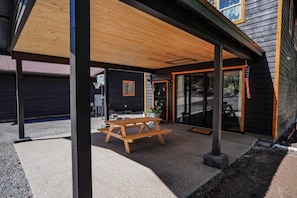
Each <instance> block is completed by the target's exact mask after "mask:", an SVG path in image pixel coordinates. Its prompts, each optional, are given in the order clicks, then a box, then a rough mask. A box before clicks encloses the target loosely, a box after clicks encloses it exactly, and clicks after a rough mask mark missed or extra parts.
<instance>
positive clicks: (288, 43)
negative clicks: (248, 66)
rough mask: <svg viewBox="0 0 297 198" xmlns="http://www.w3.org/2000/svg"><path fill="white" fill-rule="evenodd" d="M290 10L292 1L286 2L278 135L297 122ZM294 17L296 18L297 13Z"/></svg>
mask: <svg viewBox="0 0 297 198" xmlns="http://www.w3.org/2000/svg"><path fill="white" fill-rule="evenodd" d="M296 6H297V5H296ZM289 8H290V1H289V0H284V2H283V18H282V27H283V28H282V32H281V41H282V42H281V56H280V74H279V98H278V129H277V130H278V135H281V134H282V133H283V132H285V131H286V130H287V129H288V128H289V126H290V125H291V124H292V123H294V122H295V119H296V111H297V100H296V99H297V61H296V59H297V56H296V50H295V48H294V32H292V35H290V34H289ZM294 16H295V17H296V13H294ZM295 17H294V19H295ZM294 19H293V20H294ZM288 59H289V60H288Z"/></svg>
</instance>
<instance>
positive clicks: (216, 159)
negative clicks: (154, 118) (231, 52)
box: [204, 44, 229, 169]
mask: <svg viewBox="0 0 297 198" xmlns="http://www.w3.org/2000/svg"><path fill="white" fill-rule="evenodd" d="M222 94H223V46H222V45H221V44H216V45H215V60H214V97H213V118H212V130H213V134H212V152H210V153H206V154H205V155H204V163H205V164H207V165H209V166H214V167H216V168H220V169H224V168H226V167H227V166H228V158H229V157H228V155H227V154H224V153H221V132H222V102H223V97H222Z"/></svg>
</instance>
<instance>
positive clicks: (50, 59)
mask: <svg viewBox="0 0 297 198" xmlns="http://www.w3.org/2000/svg"><path fill="white" fill-rule="evenodd" d="M12 58H13V59H20V60H28V61H38V62H45V63H57V64H66V65H69V58H64V57H57V56H48V55H41V54H32V53H26V52H17V51H13V52H12ZM90 66H91V67H100V68H110V69H118V70H125V71H138V72H148V73H155V70H154V69H148V68H142V67H136V66H135V67H134V66H128V65H119V64H112V63H103V62H96V61H91V62H90Z"/></svg>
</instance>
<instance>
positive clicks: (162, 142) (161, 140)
mask: <svg viewBox="0 0 297 198" xmlns="http://www.w3.org/2000/svg"><path fill="white" fill-rule="evenodd" d="M158 138H159V142H160V144H165V141H164V139H163V137H162V134H159V135H158Z"/></svg>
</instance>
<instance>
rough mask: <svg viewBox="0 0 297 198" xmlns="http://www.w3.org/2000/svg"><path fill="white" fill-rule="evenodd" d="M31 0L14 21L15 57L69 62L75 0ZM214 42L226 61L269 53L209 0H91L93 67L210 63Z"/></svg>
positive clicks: (144, 67) (150, 67) (154, 67)
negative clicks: (72, 0) (72, 1)
mask: <svg viewBox="0 0 297 198" xmlns="http://www.w3.org/2000/svg"><path fill="white" fill-rule="evenodd" d="M25 2H27V4H26V5H23V6H22V8H23V11H22V14H19V15H16V16H15V18H14V20H12V21H13V22H14V23H15V25H14V26H13V27H14V29H13V30H12V31H11V32H13V34H11V42H10V51H11V53H12V54H13V57H14V58H20V59H25V60H36V61H46V62H55V63H57V62H58V63H59V62H60V63H69V54H70V53H69V46H70V44H69V37H70V33H69V26H70V25H69V1H68V0H49V1H42V0H36V2H35V0H28V1H25ZM15 9H16V8H15ZM17 16H19V17H17ZM214 44H221V45H222V46H223V47H224V51H223V59H224V60H231V59H238V58H240V59H243V60H250V61H253V60H255V59H257V58H259V57H261V56H262V54H263V50H262V49H261V48H260V47H259V46H258V45H257V44H256V43H255V42H254V41H253V40H252V39H250V38H249V37H248V36H247V35H245V34H244V33H243V32H242V31H241V30H240V29H239V28H237V27H236V26H235V25H234V24H233V23H232V22H230V21H229V20H228V19H226V18H225V17H224V16H223V15H222V14H221V13H220V12H218V11H217V10H216V9H215V8H214V7H213V6H211V5H210V4H209V3H208V2H207V1H205V0H198V1H196V0H195V1H194V0H177V1H172V0H162V1H153V0H122V1H116V0H101V1H94V0H91V66H96V67H108V68H115V69H128V70H138V71H146V72H153V71H155V70H159V69H165V68H169V67H175V66H181V65H193V64H201V63H209V62H211V61H213V60H214Z"/></svg>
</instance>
